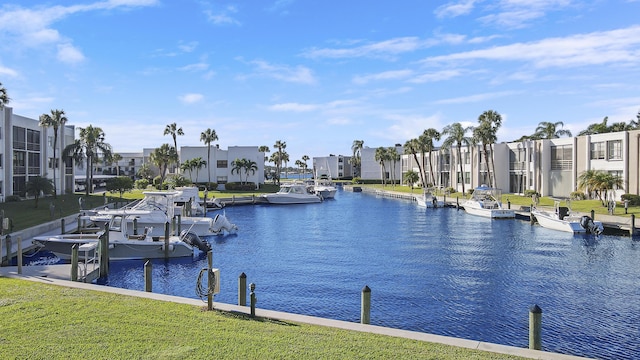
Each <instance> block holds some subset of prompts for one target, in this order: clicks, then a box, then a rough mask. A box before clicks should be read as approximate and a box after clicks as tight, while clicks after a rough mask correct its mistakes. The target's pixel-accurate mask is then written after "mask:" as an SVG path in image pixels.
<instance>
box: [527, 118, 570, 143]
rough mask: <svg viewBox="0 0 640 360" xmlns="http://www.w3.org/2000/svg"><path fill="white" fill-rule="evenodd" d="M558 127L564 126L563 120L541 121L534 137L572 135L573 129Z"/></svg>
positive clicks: (554, 137)
mask: <svg viewBox="0 0 640 360" xmlns="http://www.w3.org/2000/svg"><path fill="white" fill-rule="evenodd" d="M558 127H561V128H562V127H564V123H563V122H562V121H557V122H554V123H552V122H547V121H541V122H540V123H539V124H538V127H537V128H536V132H535V133H534V134H533V138H534V139H557V138H559V137H561V136H564V135H566V136H569V137H571V131H569V130H566V129H558Z"/></svg>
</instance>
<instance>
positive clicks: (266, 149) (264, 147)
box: [258, 145, 271, 179]
mask: <svg viewBox="0 0 640 360" xmlns="http://www.w3.org/2000/svg"><path fill="white" fill-rule="evenodd" d="M258 152H262V153H264V178H265V179H266V178H267V170H268V169H267V162H268V161H269V157H268V156H267V153H269V152H271V149H269V147H268V146H267V145H261V146H260V147H258Z"/></svg>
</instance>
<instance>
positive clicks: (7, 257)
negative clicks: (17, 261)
mask: <svg viewBox="0 0 640 360" xmlns="http://www.w3.org/2000/svg"><path fill="white" fill-rule="evenodd" d="M4 240H5V244H6V247H7V253H6V255H7V256H6V257H5V258H6V263H5V264H6V265H7V266H10V265H11V234H7V237H6V238H5V239H4ZM0 262H2V259H1V258H0Z"/></svg>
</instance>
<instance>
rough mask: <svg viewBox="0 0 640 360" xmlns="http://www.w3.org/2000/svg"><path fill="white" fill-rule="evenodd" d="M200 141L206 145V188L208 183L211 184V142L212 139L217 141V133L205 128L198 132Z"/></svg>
mask: <svg viewBox="0 0 640 360" xmlns="http://www.w3.org/2000/svg"><path fill="white" fill-rule="evenodd" d="M200 141H202V142H203V143H205V144H206V145H207V173H208V175H209V176H208V178H207V179H208V180H207V189H208V188H209V184H211V143H212V142H214V141H218V134H216V131H215V130H213V129H207V130H205V131H203V132H201V133H200Z"/></svg>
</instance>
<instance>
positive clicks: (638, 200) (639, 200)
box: [621, 194, 640, 206]
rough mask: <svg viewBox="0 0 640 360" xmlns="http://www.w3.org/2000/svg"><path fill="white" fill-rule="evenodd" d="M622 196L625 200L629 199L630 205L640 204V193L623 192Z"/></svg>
mask: <svg viewBox="0 0 640 360" xmlns="http://www.w3.org/2000/svg"><path fill="white" fill-rule="evenodd" d="M621 198H622V201H623V202H624V201H625V200H629V206H640V195H635V194H623V195H622V196H621Z"/></svg>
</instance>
